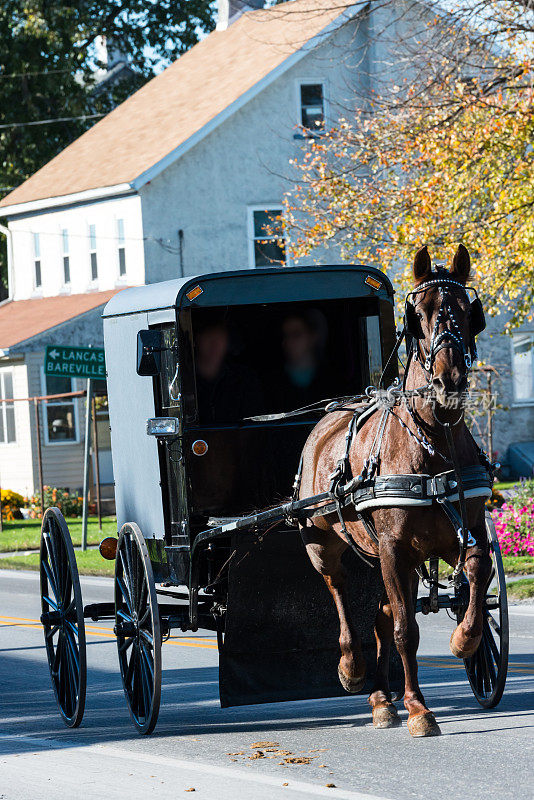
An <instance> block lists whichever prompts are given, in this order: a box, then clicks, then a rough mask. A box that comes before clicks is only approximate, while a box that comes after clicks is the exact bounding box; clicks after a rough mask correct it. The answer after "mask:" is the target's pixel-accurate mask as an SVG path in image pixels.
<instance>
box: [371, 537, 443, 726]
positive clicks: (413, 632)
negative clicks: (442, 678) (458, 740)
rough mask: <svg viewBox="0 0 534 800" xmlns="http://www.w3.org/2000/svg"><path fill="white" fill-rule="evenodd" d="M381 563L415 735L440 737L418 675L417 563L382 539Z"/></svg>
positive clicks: (411, 723)
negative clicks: (414, 593)
mask: <svg viewBox="0 0 534 800" xmlns="http://www.w3.org/2000/svg"><path fill="white" fill-rule="evenodd" d="M380 562H381V566H382V575H383V578H384V584H385V587H386V591H387V594H388V597H389V600H390V603H391V608H392V611H393V620H394V626H393V635H394V639H395V644H396V646H397V650H398V651H399V655H400V657H401V659H402V664H403V667H404V679H405V691H404V705H405V707H406V710H407V711H408V730H409V731H410V733H411V735H412V736H439V734H440V733H441V731H440V729H439V725H438V723H437V722H436V719H435V717H434V715H433V713H432V712H431V711H429V710H428V708H427V707H426V704H425V699H424V697H423V693H422V691H421V689H420V687H419V681H418V678H417V648H418V646H419V626H418V624H417V622H416V619H415V608H414V602H413V592H414V588H415V566H414V565H413V563H411V559H410V558H409V557H408V556H407V555H406V553H405V552H403V551H402V550H401V548H399V546H398V545H397V544H396V543H395V542H391V541H390V542H388V541H387V540H386V539H382V540H381V542H380Z"/></svg>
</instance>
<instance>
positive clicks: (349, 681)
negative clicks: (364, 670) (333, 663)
mask: <svg viewBox="0 0 534 800" xmlns="http://www.w3.org/2000/svg"><path fill="white" fill-rule="evenodd" d="M337 674H338V676H339V682H340V683H341V685H342V687H343V688H344V689H345V691H346V692H348V693H349V694H357V693H358V692H360V691H361V690H362V689H363V685H364V683H365V675H362V677H361V678H349V676H348V675H345V673H344V672H343V670H342V669H341V667H340V666H338V668H337Z"/></svg>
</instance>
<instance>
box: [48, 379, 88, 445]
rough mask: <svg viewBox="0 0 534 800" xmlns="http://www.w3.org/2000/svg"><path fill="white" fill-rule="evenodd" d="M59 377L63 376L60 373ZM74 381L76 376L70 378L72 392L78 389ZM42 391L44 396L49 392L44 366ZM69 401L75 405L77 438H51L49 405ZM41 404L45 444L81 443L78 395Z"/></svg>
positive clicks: (67, 402)
mask: <svg viewBox="0 0 534 800" xmlns="http://www.w3.org/2000/svg"><path fill="white" fill-rule="evenodd" d="M58 377H61V376H59V375H58ZM74 381H75V379H74V378H71V379H70V386H71V392H75V391H76V386H75V383H74ZM41 393H42V395H43V397H44V396H45V395H46V394H47V391H46V375H45V373H44V368H43V367H41ZM69 403H72V405H73V407H74V434H75V438H74V439H50V438H49V436H48V418H47V413H46V409H47V407H49V406H50V407H52V408H53V407H54V406H65V405H68V404H69ZM40 406H41V411H42V416H41V426H42V428H43V433H44V436H43V438H44V443H45V445H47V446H48V445H50V447H56V446H58V447H59V446H61V447H64V446H65V445H68V444H71V445H74V444H80V424H79V413H78V398H77V397H71V399H70V400H68V399H65V400H50V401H46V400H43V401H42V403H40Z"/></svg>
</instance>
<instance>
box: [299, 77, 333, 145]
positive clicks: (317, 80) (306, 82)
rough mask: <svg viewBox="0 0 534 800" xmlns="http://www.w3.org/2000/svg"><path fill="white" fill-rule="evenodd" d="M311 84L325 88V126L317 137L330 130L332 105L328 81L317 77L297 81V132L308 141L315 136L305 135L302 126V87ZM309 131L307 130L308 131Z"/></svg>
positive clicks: (316, 134)
mask: <svg viewBox="0 0 534 800" xmlns="http://www.w3.org/2000/svg"><path fill="white" fill-rule="evenodd" d="M311 84H319V85H321V86H322V87H323V114H324V126H323V127H322V128H321V130H319V131H317V132H316V133H315V136H320V135H321V133H324V132H325V131H327V130H328V128H329V123H328V120H329V117H330V104H329V95H328V81H327V80H326V79H325V78H317V77H315V78H314V77H313V76H311V77H309V78H299V79H298V80H297V81H295V99H296V106H297V130H298V132H299V133H300V135H301V136H302V137H303V138H305V139H307V138H310V139H311V138H313V135H310V136H307V135H306V134H304V130H305V129H304V127H303V125H302V99H301V93H300V90H301V87H302V86H309V85H311ZM306 130H307V129H306Z"/></svg>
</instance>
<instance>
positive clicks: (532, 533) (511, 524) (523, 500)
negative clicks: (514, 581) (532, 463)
mask: <svg viewBox="0 0 534 800" xmlns="http://www.w3.org/2000/svg"><path fill="white" fill-rule="evenodd" d="M493 519H494V522H495V529H496V531H497V536H498V538H499V544H500V546H501V550H502V554H503V555H505V556H534V480H528V481H523V482H522V483H521V484H519V486H518V487H517V489H516V490H515V493H514V495H513V496H512V497H510V498H508V499H507V500H506V502H505V503H503V505H502V506H501V507H500V508H498V509H495V510H494V511H493Z"/></svg>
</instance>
